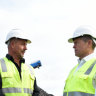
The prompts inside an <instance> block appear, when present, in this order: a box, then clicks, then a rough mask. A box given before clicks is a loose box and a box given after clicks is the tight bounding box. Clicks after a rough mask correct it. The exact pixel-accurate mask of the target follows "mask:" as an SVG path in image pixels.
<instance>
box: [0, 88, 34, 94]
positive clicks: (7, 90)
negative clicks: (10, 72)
mask: <svg viewBox="0 0 96 96" xmlns="http://www.w3.org/2000/svg"><path fill="white" fill-rule="evenodd" d="M0 93H22V91H21V88H2V89H0ZM24 93H28V94H32V93H33V92H32V90H31V89H29V88H24Z"/></svg>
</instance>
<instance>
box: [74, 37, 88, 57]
mask: <svg viewBox="0 0 96 96" xmlns="http://www.w3.org/2000/svg"><path fill="white" fill-rule="evenodd" d="M73 48H74V51H75V56H77V57H79V58H80V59H82V58H83V57H85V56H87V54H88V42H84V41H83V40H82V39H81V38H76V39H75V40H74V46H73Z"/></svg>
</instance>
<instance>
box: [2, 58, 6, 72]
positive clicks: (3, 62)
mask: <svg viewBox="0 0 96 96" xmlns="http://www.w3.org/2000/svg"><path fill="white" fill-rule="evenodd" d="M0 62H1V68H2V72H7V67H6V64H5V61H4V59H0Z"/></svg>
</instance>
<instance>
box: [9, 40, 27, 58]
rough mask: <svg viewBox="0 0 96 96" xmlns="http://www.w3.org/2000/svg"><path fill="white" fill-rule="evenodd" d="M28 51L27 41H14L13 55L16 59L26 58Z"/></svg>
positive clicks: (12, 44)
mask: <svg viewBox="0 0 96 96" xmlns="http://www.w3.org/2000/svg"><path fill="white" fill-rule="evenodd" d="M26 50H27V41H26V40H24V39H13V40H12V41H11V50H10V51H11V53H12V55H14V56H15V57H17V58H19V59H21V58H23V57H24V53H25V51H26Z"/></svg>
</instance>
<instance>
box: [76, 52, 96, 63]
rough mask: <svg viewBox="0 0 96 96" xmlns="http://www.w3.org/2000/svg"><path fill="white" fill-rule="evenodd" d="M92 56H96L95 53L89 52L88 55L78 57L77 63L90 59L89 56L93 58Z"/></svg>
mask: <svg viewBox="0 0 96 96" xmlns="http://www.w3.org/2000/svg"><path fill="white" fill-rule="evenodd" d="M94 57H95V58H96V55H95V53H91V54H89V55H88V56H86V57H84V58H82V59H81V60H80V59H78V64H79V63H80V62H86V61H88V60H90V59H91V58H94Z"/></svg>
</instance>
